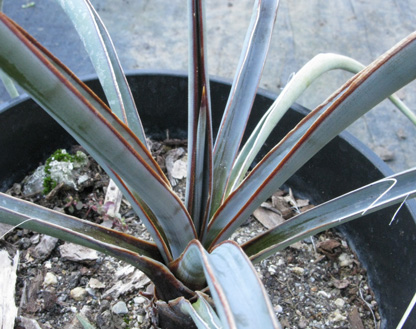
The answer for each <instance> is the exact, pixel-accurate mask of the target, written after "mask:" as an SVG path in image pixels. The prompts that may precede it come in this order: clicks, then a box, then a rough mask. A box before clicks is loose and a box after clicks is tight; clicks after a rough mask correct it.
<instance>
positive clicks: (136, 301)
mask: <svg viewBox="0 0 416 329" xmlns="http://www.w3.org/2000/svg"><path fill="white" fill-rule="evenodd" d="M146 300H147V299H146V298H144V297H143V296H139V297H134V298H133V302H134V304H136V305H138V304H143V303H145V302H146Z"/></svg>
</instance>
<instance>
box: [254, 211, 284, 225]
mask: <svg viewBox="0 0 416 329" xmlns="http://www.w3.org/2000/svg"><path fill="white" fill-rule="evenodd" d="M253 216H254V217H255V218H256V219H257V220H258V221H259V222H260V223H261V224H262V225H263V226H264V227H265V228H267V229H270V228H272V227H275V226H277V225H279V224H280V223H283V222H284V219H283V217H282V216H280V215H279V214H277V213H276V212H274V211H270V210H268V209H265V208H263V207H259V208H257V209H256V210H255V211H254V213H253Z"/></svg>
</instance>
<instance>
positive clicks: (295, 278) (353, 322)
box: [2, 140, 379, 329]
mask: <svg viewBox="0 0 416 329" xmlns="http://www.w3.org/2000/svg"><path fill="white" fill-rule="evenodd" d="M151 145H152V151H153V153H154V157H155V159H156V160H157V162H158V163H159V164H160V165H161V166H162V168H163V169H164V170H165V171H166V170H168V177H169V178H170V180H171V182H173V183H174V184H176V186H175V189H176V191H177V192H178V194H179V195H180V196H181V197H183V194H184V181H185V179H183V178H182V179H181V175H182V174H181V173H183V170H182V171H181V168H182V163H185V162H186V145H185V143H184V142H182V141H172V140H170V141H167V142H165V143H158V142H152V143H151ZM181 148H182V149H183V150H181ZM77 149H79V148H78V147H76V148H74V150H70V151H69V152H74V151H75V150H77ZM178 149H179V151H178ZM178 161H181V162H182V163H179V164H178V163H177V162H178ZM78 174H79V175H80V176H84V177H85V175H87V179H85V180H84V181H83V182H82V184H81V185H79V186H78V187H77V190H76V189H74V188H64V187H63V186H61V185H59V184H58V186H57V187H56V188H55V189H54V190H52V192H50V193H49V194H48V195H47V196H44V195H42V193H38V194H34V195H29V196H27V195H26V196H24V195H23V191H24V187H25V186H24V185H25V182H22V183H17V184H15V185H14V186H13V188H11V189H10V190H9V191H8V193H9V194H11V195H14V196H18V197H22V198H24V199H26V200H30V201H32V202H35V203H38V204H41V205H43V206H46V207H49V208H52V209H56V210H59V211H62V212H65V213H67V214H71V215H74V216H78V217H80V218H84V219H86V220H90V221H93V222H95V223H100V224H103V225H106V226H107V227H113V228H116V229H118V230H121V231H124V232H126V233H129V234H132V235H135V236H139V237H141V238H144V239H150V236H149V234H148V233H147V231H146V229H145V227H144V225H143V224H142V222H141V221H140V219H139V218H138V217H137V216H136V215H135V214H134V213H133V211H132V209H131V207H130V205H129V204H128V202H127V201H126V200H124V199H123V200H122V203H121V208H120V215H121V219H118V218H115V217H110V216H108V215H107V213H106V210H107V208H106V207H104V206H103V204H104V198H105V193H106V190H107V186H108V182H109V178H108V176H107V175H106V174H105V172H104V171H103V170H102V169H101V168H100V166H98V165H97V164H96V163H95V161H93V160H92V159H91V158H90V157H88V163H87V164H86V165H85V166H83V167H82V168H81V169H80V171H79V172H78ZM310 207H311V205H309V203H308V201H307V200H297V199H296V198H295V197H294V196H293V195H292V193H291V191H277V192H276V193H275V195H274V196H273V197H272V198H271V199H270V200H269V201H268V202H267V203H265V204H263V205H262V209H260V210H259V211H258V212H256V214H255V215H256V217H254V216H252V217H250V218H249V219H248V220H247V222H246V223H245V224H244V225H243V226H242V227H241V228H240V229H239V230H238V231H237V232H236V233H235V234H234V235H233V236H232V239H234V240H235V241H237V242H238V243H243V242H244V241H247V240H248V239H250V238H252V237H254V236H256V235H258V234H259V233H261V232H264V231H265V230H266V227H265V226H269V225H273V224H270V221H267V220H266V221H265V220H264V218H265V216H264V215H265V214H266V219H267V218H269V219H270V220H272V221H273V220H277V221H279V220H286V219H288V218H290V217H291V216H293V215H294V214H295V213H296V212H299V211H304V210H305V209H307V208H310ZM271 213H272V214H271ZM275 215H277V219H276V216H275ZM279 218H280V219H279ZM260 221H261V222H263V224H261V223H260ZM5 241H6V242H2V243H3V244H7V246H8V247H9V248H10V247H13V248H15V249H19V250H20V264H19V266H18V273H17V275H18V279H17V285H16V305H18V307H19V315H20V317H19V320H18V321H17V323H16V325H15V328H35V327H31V325H33V320H34V321H36V322H37V324H38V325H39V327H40V328H42V329H47V328H48V329H49V328H64V329H70V328H83V327H82V325H81V323H80V321H81V322H83V321H88V322H89V323H91V324H92V325H93V326H94V328H99V329H113V328H155V326H154V325H153V324H152V315H153V313H152V310H151V308H150V307H149V300H148V299H147V298H145V297H144V296H143V295H141V294H140V292H146V291H148V290H149V289H151V283H150V281H149V280H148V279H147V277H146V276H145V275H144V274H143V273H141V272H140V271H138V270H136V269H135V268H133V267H132V266H130V265H127V264H125V263H123V262H121V261H118V260H117V259H114V258H112V257H109V256H106V255H104V254H101V253H98V252H95V251H91V250H89V249H84V248H78V247H77V246H76V245H72V244H68V243H65V242H63V241H61V240H57V239H53V238H50V237H48V236H44V235H41V234H38V233H34V232H30V231H28V230H25V229H19V228H16V229H14V230H13V231H11V232H10V233H9V234H7V236H6V237H5ZM255 267H256V270H257V271H258V274H259V276H260V278H261V279H262V281H263V283H264V284H265V286H266V289H267V291H268V293H269V296H270V299H271V301H272V303H273V306H274V310H275V312H276V315H277V317H278V319H279V320H280V322H281V324H282V326H283V327H284V328H293V329H294V328H353V329H361V328H377V326H378V324H379V314H378V311H377V303H376V301H375V299H374V296H373V294H372V292H371V290H370V288H369V286H368V284H367V281H366V271H365V270H364V269H363V268H362V267H361V265H360V263H359V261H358V259H357V257H356V256H355V255H354V253H353V252H352V251H351V249H350V248H349V246H348V243H347V241H346V240H345V239H344V238H343V237H342V236H341V235H340V234H339V233H337V232H336V231H327V232H324V233H322V234H319V235H317V236H314V237H312V238H309V239H306V240H304V241H301V242H298V243H296V244H294V245H292V246H290V247H288V248H286V249H285V250H283V251H281V252H278V253H276V254H275V255H274V256H272V257H270V258H268V259H266V260H264V261H262V262H261V263H260V264H257V265H256V266H255ZM30 319H33V320H30Z"/></svg>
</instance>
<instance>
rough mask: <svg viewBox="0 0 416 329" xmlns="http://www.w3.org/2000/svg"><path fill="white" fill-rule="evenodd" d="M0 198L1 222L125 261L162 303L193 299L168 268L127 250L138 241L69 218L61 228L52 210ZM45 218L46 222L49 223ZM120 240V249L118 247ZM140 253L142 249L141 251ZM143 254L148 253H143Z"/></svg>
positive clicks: (61, 218) (191, 293)
mask: <svg viewBox="0 0 416 329" xmlns="http://www.w3.org/2000/svg"><path fill="white" fill-rule="evenodd" d="M0 197H1V198H0V221H1V222H3V223H6V224H10V225H15V226H16V225H18V226H20V227H23V228H27V229H30V230H33V231H36V232H39V233H45V234H48V235H51V236H54V237H56V238H59V239H62V240H65V241H69V242H73V243H76V244H79V245H82V246H85V247H88V248H92V249H95V250H98V251H101V252H103V253H105V254H107V255H111V256H114V257H116V258H118V259H120V260H123V261H125V262H127V263H129V264H131V265H133V266H135V267H136V268H138V269H140V270H141V271H142V272H143V273H145V274H146V275H147V276H148V277H149V279H150V280H151V281H152V282H153V283H154V284H155V286H156V287H157V288H158V296H159V297H160V298H161V299H165V300H170V299H174V298H177V297H180V296H185V297H186V298H191V297H193V295H194V294H193V292H192V291H191V290H189V289H188V288H187V287H185V286H184V285H183V284H182V283H181V282H180V281H178V279H176V278H175V276H174V275H173V274H172V273H171V272H170V270H169V269H168V268H167V267H166V266H165V265H164V264H162V263H160V262H159V261H157V260H154V259H152V258H149V257H147V256H142V255H140V254H139V253H137V252H135V251H132V250H129V249H125V248H124V247H129V248H132V245H131V243H132V242H134V241H135V239H133V238H128V239H124V241H122V239H120V236H118V237H116V234H115V233H113V232H110V231H111V230H108V231H109V232H107V233H106V234H103V232H104V230H106V229H101V228H97V226H98V225H92V224H91V225H90V226H87V224H85V223H82V221H78V222H76V221H75V220H74V219H72V218H69V219H70V221H71V223H70V224H67V226H60V225H59V223H62V220H64V217H62V216H63V215H62V216H59V214H57V213H53V211H51V210H44V209H41V208H42V207H39V206H34V205H33V204H29V203H27V205H25V204H23V205H22V204H21V203H25V202H24V201H22V200H17V201H16V200H12V199H13V198H12V199H10V198H11V197H8V196H5V195H4V194H0ZM10 202H14V203H15V204H20V206H22V207H21V208H26V209H25V210H27V212H28V214H29V215H27V214H25V213H24V212H22V213H20V212H19V211H20V210H22V209H21V208H20V209H18V211H15V210H12V208H13V207H12V206H10ZM9 207H10V208H9ZM51 215H53V216H51ZM38 216H39V217H38ZM68 217H69V216H68ZM43 218H46V220H47V221H46V220H44V219H43ZM91 229H92V230H97V232H90V231H89V230H91ZM109 233H110V234H109ZM111 235H113V237H111ZM119 240H120V246H118V245H116V244H117V241H119ZM137 241H138V240H137ZM113 243H114V244H113ZM140 244H141V246H143V245H144V243H143V242H140ZM149 246H150V244H149ZM149 246H147V247H146V248H147V249H148V247H149ZM152 248H153V247H152ZM136 249H140V248H139V247H137V248H136ZM143 250H144V249H141V251H143ZM153 250H154V249H153ZM146 253H148V252H146Z"/></svg>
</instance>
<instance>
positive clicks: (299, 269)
mask: <svg viewBox="0 0 416 329" xmlns="http://www.w3.org/2000/svg"><path fill="white" fill-rule="evenodd" d="M290 270H291V271H292V272H293V273H295V274H297V275H303V274H304V273H305V269H303V268H302V267H299V266H295V267H293V268H291V269H290Z"/></svg>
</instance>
